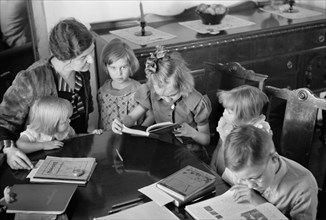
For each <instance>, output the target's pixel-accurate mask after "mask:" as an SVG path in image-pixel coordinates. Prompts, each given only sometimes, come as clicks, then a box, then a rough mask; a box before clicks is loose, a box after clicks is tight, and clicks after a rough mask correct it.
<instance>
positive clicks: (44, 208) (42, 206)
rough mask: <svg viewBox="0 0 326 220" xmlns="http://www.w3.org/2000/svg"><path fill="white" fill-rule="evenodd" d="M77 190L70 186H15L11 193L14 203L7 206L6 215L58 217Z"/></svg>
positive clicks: (75, 187) (74, 186)
mask: <svg viewBox="0 0 326 220" xmlns="http://www.w3.org/2000/svg"><path fill="white" fill-rule="evenodd" d="M76 189H77V185H72V184H16V185H13V187H12V189H11V192H12V193H13V196H14V199H15V201H14V202H13V203H9V204H7V207H8V209H7V213H37V214H54V215H60V214H62V213H64V212H65V210H66V208H67V206H68V204H69V201H70V199H71V198H72V196H73V194H74V192H75V191H76Z"/></svg>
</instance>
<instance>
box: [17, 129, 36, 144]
mask: <svg viewBox="0 0 326 220" xmlns="http://www.w3.org/2000/svg"><path fill="white" fill-rule="evenodd" d="M22 136H25V137H27V138H28V140H29V141H30V142H36V139H37V134H36V132H34V131H32V130H30V129H26V130H25V131H23V132H21V133H20V136H19V137H22Z"/></svg>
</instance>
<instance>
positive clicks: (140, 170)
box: [0, 132, 228, 220]
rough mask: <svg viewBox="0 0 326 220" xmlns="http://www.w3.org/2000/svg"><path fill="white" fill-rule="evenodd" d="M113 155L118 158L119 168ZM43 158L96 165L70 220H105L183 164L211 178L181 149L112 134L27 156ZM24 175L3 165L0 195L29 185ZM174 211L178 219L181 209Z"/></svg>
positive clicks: (77, 197)
mask: <svg viewBox="0 0 326 220" xmlns="http://www.w3.org/2000/svg"><path fill="white" fill-rule="evenodd" d="M116 150H118V151H119V152H120V154H121V156H122V158H123V160H124V161H123V163H121V160H120V159H119V156H118V155H117V153H116ZM47 155H51V156H60V157H95V158H96V161H97V163H98V164H97V166H96V168H95V171H94V173H93V175H92V177H91V179H90V181H89V182H88V184H87V185H86V186H85V187H83V186H80V187H78V189H77V191H76V192H75V194H74V196H73V198H72V200H71V203H70V204H69V206H68V209H67V215H68V217H69V219H71V220H74V219H76V220H77V219H78V220H81V219H93V218H94V217H100V216H104V215H107V214H108V211H109V210H110V209H111V206H112V205H114V204H117V203H120V202H124V201H128V200H131V199H134V198H137V197H138V196H140V195H142V194H141V193H139V192H138V191H137V190H138V189H139V188H142V187H144V186H147V185H150V184H152V183H154V182H156V181H158V180H160V179H162V178H164V177H166V176H168V175H169V174H171V173H173V172H175V171H177V170H179V169H181V168H182V167H184V166H186V165H188V164H190V165H193V166H194V167H197V168H199V169H202V170H206V171H208V172H210V170H209V168H208V167H207V165H205V164H204V163H202V162H200V161H199V160H198V159H196V157H195V156H194V155H193V154H192V153H190V152H189V151H188V150H186V149H185V148H183V147H180V146H179V147H178V146H175V145H171V144H167V143H164V142H160V141H157V140H154V139H149V138H140V137H132V136H129V135H123V136H121V135H116V134H113V133H112V132H105V133H103V134H102V135H95V136H94V135H88V136H84V137H79V138H75V139H72V140H69V141H67V142H66V143H65V145H64V147H63V148H62V149H59V150H52V151H46V152H45V151H40V152H37V153H34V154H31V155H30V158H31V159H32V160H33V161H36V160H38V159H43V158H45V157H46V156H47ZM27 174H28V171H14V170H11V169H10V168H9V167H8V166H7V164H3V165H2V167H1V170H0V192H1V193H2V192H3V189H4V187H5V186H7V185H13V184H19V183H28V182H29V180H28V179H26V176H27ZM216 184H217V185H216V186H217V193H218V194H220V193H223V192H224V191H225V190H226V189H227V188H228V187H227V185H226V184H225V183H224V182H223V181H222V180H221V179H220V178H219V177H218V179H217V182H216ZM35 196H37V195H35ZM173 209H174V210H173V211H174V212H178V215H181V216H183V213H184V210H183V209H177V208H173ZM184 218H187V217H186V216H184ZM9 219H10V218H9Z"/></svg>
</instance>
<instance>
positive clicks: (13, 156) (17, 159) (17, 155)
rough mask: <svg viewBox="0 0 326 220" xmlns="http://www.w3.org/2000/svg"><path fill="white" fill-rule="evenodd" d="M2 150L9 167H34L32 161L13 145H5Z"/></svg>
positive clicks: (15, 168)
mask: <svg viewBox="0 0 326 220" xmlns="http://www.w3.org/2000/svg"><path fill="white" fill-rule="evenodd" d="M3 152H4V153H5V154H6V156H7V163H8V165H9V166H10V168H11V169H14V170H18V169H27V170H30V169H32V168H33V167H34V166H33V164H32V162H31V161H30V160H29V159H28V157H27V156H26V154H25V153H23V152H22V151H21V150H19V149H18V148H16V147H14V146H11V147H7V148H5V149H3Z"/></svg>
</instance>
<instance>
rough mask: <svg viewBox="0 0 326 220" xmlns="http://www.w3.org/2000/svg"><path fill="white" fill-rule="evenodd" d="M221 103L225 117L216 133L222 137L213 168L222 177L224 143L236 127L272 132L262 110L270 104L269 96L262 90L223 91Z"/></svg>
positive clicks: (220, 95)
mask: <svg viewBox="0 0 326 220" xmlns="http://www.w3.org/2000/svg"><path fill="white" fill-rule="evenodd" d="M217 95H218V99H219V102H220V103H221V104H222V105H223V107H224V112H223V116H222V117H221V118H220V120H219V122H218V126H217V128H216V131H217V132H218V133H219V135H220V140H219V142H218V144H217V147H216V149H215V151H214V153H213V156H212V161H211V167H212V168H213V169H214V170H215V171H217V173H218V174H219V175H222V174H223V172H224V169H225V166H224V147H223V143H224V141H225V139H226V136H227V135H228V134H229V133H230V132H231V131H232V130H233V129H234V128H236V127H238V126H240V125H245V124H251V125H254V126H255V127H258V128H261V129H264V130H266V131H267V132H270V133H271V132H272V131H271V129H270V125H269V124H268V122H266V121H265V118H266V117H265V116H264V115H263V114H262V110H263V108H264V106H265V105H266V103H267V102H268V97H267V95H266V94H265V93H264V92H263V91H261V90H260V89H258V88H256V87H253V86H250V85H243V86H239V87H236V88H234V89H232V90H230V91H221V92H219V93H218V94H217Z"/></svg>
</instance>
